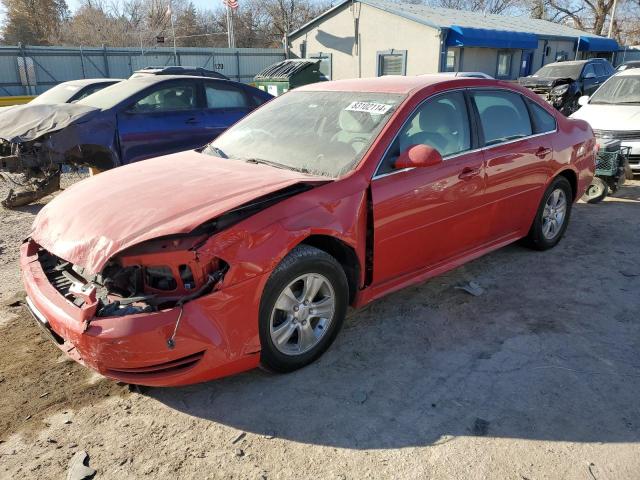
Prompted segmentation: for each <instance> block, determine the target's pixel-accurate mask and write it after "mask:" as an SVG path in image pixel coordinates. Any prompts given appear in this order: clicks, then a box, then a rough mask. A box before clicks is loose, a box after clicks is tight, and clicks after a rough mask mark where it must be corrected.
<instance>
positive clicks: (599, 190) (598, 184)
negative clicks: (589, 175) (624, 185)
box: [582, 177, 609, 203]
mask: <svg viewBox="0 0 640 480" xmlns="http://www.w3.org/2000/svg"><path fill="white" fill-rule="evenodd" d="M608 193H609V187H608V186H607V182H605V181H604V180H602V179H601V178H599V177H593V180H592V181H591V184H590V185H589V186H588V187H587V190H586V191H585V192H584V195H582V200H583V201H585V202H587V203H600V202H601V201H602V200H604V199H605V197H606V196H607V195H608Z"/></svg>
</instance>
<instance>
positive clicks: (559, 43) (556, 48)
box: [531, 40, 576, 73]
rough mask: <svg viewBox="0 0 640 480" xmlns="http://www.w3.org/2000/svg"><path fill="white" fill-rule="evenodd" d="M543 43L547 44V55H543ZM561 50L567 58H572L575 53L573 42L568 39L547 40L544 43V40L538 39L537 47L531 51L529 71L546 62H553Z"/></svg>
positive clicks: (533, 70) (538, 67)
mask: <svg viewBox="0 0 640 480" xmlns="http://www.w3.org/2000/svg"><path fill="white" fill-rule="evenodd" d="M545 45H548V46H549V55H546V56H545V55H544V50H545ZM562 51H564V52H566V53H567V60H573V59H574V58H575V55H576V51H575V43H574V42H573V41H570V40H569V41H567V40H547V41H546V43H545V40H538V48H537V49H536V50H535V52H534V53H533V67H532V69H531V73H534V72H535V71H536V70H538V69H540V68H541V67H542V66H543V65H546V64H547V63H552V62H555V61H556V56H557V54H558V53H560V52H562Z"/></svg>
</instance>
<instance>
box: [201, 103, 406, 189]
mask: <svg viewBox="0 0 640 480" xmlns="http://www.w3.org/2000/svg"><path fill="white" fill-rule="evenodd" d="M403 99H404V96H403V95H397V94H388V93H365V92H305V91H292V92H289V93H287V94H285V95H283V96H281V97H278V98H277V99H275V100H272V101H271V102H269V103H267V104H265V105H264V106H263V107H261V108H260V109H258V110H257V111H256V112H255V113H253V114H252V115H250V116H248V117H246V118H245V119H244V120H242V121H240V122H239V123H237V124H236V125H235V126H233V127H231V128H230V129H229V130H227V131H226V132H225V133H224V134H222V135H221V136H220V137H218V138H217V139H216V140H215V141H214V142H213V143H211V144H210V145H209V146H208V147H207V148H205V150H204V153H207V154H209V155H216V156H221V157H228V158H234V159H238V160H245V161H254V162H257V163H266V164H270V165H272V166H276V167H280V168H287V169H289V170H296V171H301V172H305V173H312V174H315V175H323V176H327V177H332V178H335V177H339V176H340V175H343V174H344V173H347V172H349V171H350V170H352V169H353V168H354V167H355V166H356V165H357V164H358V162H359V161H360V160H361V158H362V156H363V155H364V153H365V152H366V151H367V149H368V148H369V146H370V145H371V144H372V143H373V141H374V140H375V138H376V136H377V135H378V133H379V132H380V130H381V129H382V127H383V126H384V125H385V123H386V122H387V121H388V120H389V117H390V116H391V114H392V112H393V111H394V110H395V108H396V107H397V106H398V104H399V103H400V102H401V101H402V100H403Z"/></svg>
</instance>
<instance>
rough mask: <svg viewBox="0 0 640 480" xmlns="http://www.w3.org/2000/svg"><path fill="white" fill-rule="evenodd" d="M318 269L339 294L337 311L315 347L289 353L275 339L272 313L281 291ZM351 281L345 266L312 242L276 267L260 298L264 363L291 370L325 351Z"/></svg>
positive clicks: (338, 325)
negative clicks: (299, 352)
mask: <svg viewBox="0 0 640 480" xmlns="http://www.w3.org/2000/svg"><path fill="white" fill-rule="evenodd" d="M308 273H317V274H320V275H322V276H324V277H325V278H326V279H327V280H328V281H329V282H330V283H331V286H332V288H333V292H334V295H335V308H334V314H333V318H332V320H331V322H330V323H329V327H328V329H327V331H326V332H325V333H324V334H323V335H322V337H321V339H320V341H319V342H318V343H317V344H316V345H315V346H314V347H313V348H311V350H309V351H306V352H304V353H301V354H298V355H288V354H285V353H283V352H281V351H280V350H278V348H277V347H276V346H275V345H274V343H273V340H272V339H271V332H270V325H271V315H272V312H273V309H274V306H275V303H276V301H277V300H278V298H279V296H280V294H281V293H282V292H283V290H284V289H285V287H287V286H288V285H289V284H290V283H291V282H293V281H294V280H295V279H296V278H298V277H299V276H301V275H304V274H308ZM348 302H349V285H348V282H347V277H346V275H345V272H344V270H343V268H342V266H341V265H340V264H339V263H338V261H337V260H336V259H335V258H334V257H332V256H331V255H329V254H328V253H326V252H324V251H323V250H320V249H318V248H315V247H312V246H309V245H298V246H297V247H296V248H294V249H293V250H292V251H291V252H289V254H288V255H287V256H286V257H285V258H284V259H283V260H282V261H281V262H280V264H279V265H278V266H277V267H276V268H275V269H274V270H273V272H272V273H271V276H270V277H269V280H268V281H267V284H266V286H265V289H264V292H263V293H262V298H261V301H260V313H259V320H258V321H259V325H258V327H259V333H260V343H261V346H262V350H261V356H260V360H261V364H262V367H264V368H265V369H267V370H270V371H274V372H290V371H293V370H297V369H298V368H302V367H304V366H305V365H308V364H309V363H311V362H313V361H314V360H316V359H317V358H318V357H319V356H320V355H322V354H323V353H324V352H325V351H326V350H327V349H328V348H329V346H330V345H331V344H332V343H333V341H334V340H335V338H336V336H337V334H338V332H339V331H340V328H341V327H342V324H343V322H344V317H345V315H346V311H347V305H348Z"/></svg>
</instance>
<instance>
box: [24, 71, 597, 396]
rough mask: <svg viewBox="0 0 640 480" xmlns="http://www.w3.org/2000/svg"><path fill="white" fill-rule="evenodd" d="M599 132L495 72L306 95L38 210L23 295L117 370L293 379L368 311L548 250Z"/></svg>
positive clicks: (172, 377) (69, 341) (314, 89)
mask: <svg viewBox="0 0 640 480" xmlns="http://www.w3.org/2000/svg"><path fill="white" fill-rule="evenodd" d="M594 151H595V141H594V137H593V133H592V131H591V129H590V128H589V126H588V125H587V123H585V122H583V121H580V120H572V119H568V118H565V117H563V116H562V115H559V114H558V113H557V112H555V111H554V110H553V109H552V108H550V107H549V106H547V105H546V104H545V103H543V102H542V101H541V100H540V99H539V98H538V97H537V96H535V95H534V94H531V93H530V92H529V91H527V90H525V89H523V88H520V87H518V86H515V85H512V84H509V83H503V82H498V81H493V80H482V79H466V78H465V79H445V78H443V77H439V76H438V77H435V76H434V77H428V76H427V77H424V76H423V77H383V78H377V79H368V80H349V81H339V82H327V83H320V84H316V85H311V86H307V87H303V88H299V89H296V90H295V91H292V92H289V93H287V94H286V95H283V96H281V97H279V98H277V99H276V100H273V101H271V102H270V103H268V104H266V105H265V106H263V107H261V108H260V109H258V110H257V111H255V112H254V113H253V114H251V115H249V116H248V117H246V118H245V119H243V120H241V121H240V122H239V123H237V124H236V125H235V126H234V127H232V128H231V129H229V130H228V131H227V132H226V133H225V134H223V135H222V136H220V137H219V138H218V139H216V140H215V141H214V142H213V143H212V144H210V145H208V146H207V147H205V148H203V149H202V150H199V151H190V152H184V153H179V154H175V155H170V156H165V157H160V158H156V159H153V160H148V161H145V162H140V163H136V164H133V165H129V166H125V167H123V168H118V169H115V170H112V171H109V172H106V173H103V174H100V175H98V176H96V177H93V178H90V179H87V180H85V181H83V182H80V183H78V184H76V185H74V186H73V187H71V188H69V189H68V190H66V191H65V192H63V193H62V194H60V195H59V196H58V197H57V198H55V199H54V200H53V201H51V202H50V203H49V204H48V205H47V206H45V207H44V208H43V209H42V211H41V212H40V214H39V215H38V216H37V218H36V220H35V222H34V225H33V230H32V232H31V235H30V237H29V238H28V239H27V241H26V242H25V243H24V245H23V246H22V252H21V264H22V271H23V279H24V284H25V288H26V291H27V294H28V298H27V303H28V306H29V309H30V310H31V312H32V313H33V315H34V317H35V318H36V320H37V322H38V323H39V324H40V325H41V326H42V327H43V328H44V329H45V330H46V332H48V333H49V334H50V336H51V337H52V338H53V339H54V340H55V342H57V343H58V345H59V346H60V348H62V349H63V350H64V351H65V352H67V353H68V354H69V355H70V356H72V357H73V358H75V359H76V360H78V361H80V362H82V363H83V364H85V365H87V366H89V367H91V368H94V369H95V370H97V371H98V372H100V373H101V374H103V375H106V376H107V377H111V378H115V379H119V380H122V381H125V382H131V383H136V384H145V385H181V384H188V383H194V382H201V381H205V380H209V379H213V378H217V377H221V376H224V375H229V374H233V373H236V372H240V371H243V370H247V369H250V368H253V367H256V366H258V365H259V364H262V365H264V366H265V367H267V368H269V369H271V370H275V371H280V372H286V371H291V370H294V369H297V368H300V367H302V366H304V365H306V364H308V363H310V362H312V361H313V360H314V359H316V358H317V357H318V356H320V355H321V354H322V353H323V352H324V351H325V350H326V349H327V348H328V347H329V345H330V344H331V343H332V342H333V340H334V339H335V337H336V335H337V334H338V332H339V330H340V327H341V326H342V323H343V321H344V317H345V311H346V309H347V306H348V305H352V306H355V307H360V306H362V305H365V304H367V303H368V302H371V301H372V300H374V299H377V298H379V297H381V296H383V295H385V294H387V293H389V292H392V291H394V290H398V289H400V288H402V287H405V286H407V285H411V284H414V283H417V282H422V281H424V280H426V279H428V278H430V277H433V276H434V275H438V274H440V273H442V272H445V271H447V270H450V269H452V268H455V267H457V266H459V265H461V264H463V263H465V262H468V261H469V260H472V259H474V258H477V257H479V256H480V255H483V254H485V253H487V252H490V251H492V250H495V249H497V248H500V247H502V246H504V245H507V244H509V243H511V242H514V241H516V240H519V239H526V242H527V243H528V244H529V245H530V246H532V247H533V248H537V249H540V250H544V249H548V248H551V247H553V246H554V245H556V244H557V243H558V242H559V241H560V238H561V237H562V235H563V233H564V231H565V229H566V227H567V223H568V221H569V216H570V214H571V206H572V204H573V203H574V202H575V201H576V199H577V198H580V196H581V195H582V193H583V192H584V190H585V189H586V187H587V185H589V183H590V181H591V178H592V175H593V170H594Z"/></svg>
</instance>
